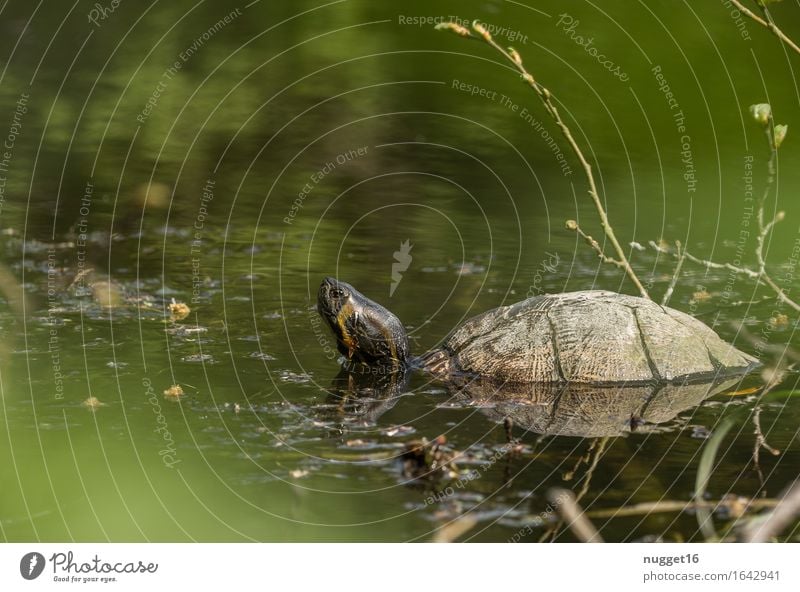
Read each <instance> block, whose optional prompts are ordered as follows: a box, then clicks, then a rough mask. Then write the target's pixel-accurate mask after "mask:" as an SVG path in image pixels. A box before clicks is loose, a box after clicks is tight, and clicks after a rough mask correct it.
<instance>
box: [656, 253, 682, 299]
mask: <svg viewBox="0 0 800 592" xmlns="http://www.w3.org/2000/svg"><path fill="white" fill-rule="evenodd" d="M675 250H676V252H677V254H678V264H677V265H676V266H675V272H674V273H673V274H672V281H671V282H670V283H669V286H668V287H667V291H666V292H664V297H663V298H662V299H661V306H666V305H667V304H669V299H670V298H672V292H674V291H675V286H676V285H677V283H678V278H679V277H680V275H681V267H683V262H684V261H686V254H685V253H683V252H682V251H681V242H680V241H675Z"/></svg>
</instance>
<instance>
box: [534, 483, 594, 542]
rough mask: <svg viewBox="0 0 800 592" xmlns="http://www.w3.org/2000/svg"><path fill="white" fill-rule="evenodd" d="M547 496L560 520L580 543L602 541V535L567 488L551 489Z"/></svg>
mask: <svg viewBox="0 0 800 592" xmlns="http://www.w3.org/2000/svg"><path fill="white" fill-rule="evenodd" d="M547 498H548V500H549V501H550V503H551V504H553V506H555V508H556V510H557V511H558V514H559V516H561V520H562V522H566V523H567V526H569V528H570V530H572V534H574V535H575V538H577V539H578V540H579V541H581V542H582V543H602V542H603V537H601V536H600V533H599V532H597V529H596V528H595V527H594V525H593V524H592V523H591V521H590V520H589V519H588V518H587V517H586V514H585V513H584V512H583V510H582V509H581V507H580V505H578V502H577V501H576V499H575V495H574V494H573V493H572V492H571V491H570V490H568V489H551V490H550V491H548V492H547Z"/></svg>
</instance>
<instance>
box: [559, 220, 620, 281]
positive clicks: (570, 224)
mask: <svg viewBox="0 0 800 592" xmlns="http://www.w3.org/2000/svg"><path fill="white" fill-rule="evenodd" d="M567 229H568V230H574V231H575V232H577V233H578V234H579V235H580V236H581V238H583V240H585V241H586V244H587V245H589V246H590V247H591V248H592V250H593V251H594V252H595V253H597V256H598V257H600V260H601V261H602V262H603V263H609V264H610V265H616V266H617V267H619V268H620V269H622V270H624V269H625V264H624V263H623V262H622V261H617V260H616V259H614V258H613V257H609V256H608V255H606V254H605V253H604V252H603V247H601V246H600V243H598V242H597V241H596V240H595V239H594V238H593V237H592V236H590V235H588V234H586V233H585V232H584V231H583V229H581V227H580V226H578V223H577V222H575V220H567Z"/></svg>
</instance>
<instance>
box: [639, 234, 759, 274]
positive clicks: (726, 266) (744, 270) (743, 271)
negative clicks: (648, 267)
mask: <svg viewBox="0 0 800 592" xmlns="http://www.w3.org/2000/svg"><path fill="white" fill-rule="evenodd" d="M648 244H649V245H650V246H651V247H652V248H653V249H655V250H656V251H658V252H659V253H664V254H665V255H672V256H673V257H675V258H676V259H680V258H681V257H683V258H684V259H686V260H688V261H691V262H692V263H696V264H698V265H702V266H703V267H706V268H707V269H727V270H728V271H732V272H734V273H737V274H740V275H746V276H747V277H749V278H751V279H754V280H757V279H758V272H756V271H753V270H752V269H748V268H746V267H739V266H737V265H733V264H731V263H716V262H715V261H709V260H707V259H700V258H698V257H695V256H694V255H692V254H691V253H690V252H689V251H687V250H685V249H684V250H683V251H681V253H680V254H678V253H673V252H672V251H671V250H670V249H668V248H666V247H663V246H661V245H659V244H658V243H656V242H655V241H649V242H648Z"/></svg>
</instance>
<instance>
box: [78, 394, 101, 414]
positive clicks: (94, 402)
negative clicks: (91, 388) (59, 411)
mask: <svg viewBox="0 0 800 592" xmlns="http://www.w3.org/2000/svg"><path fill="white" fill-rule="evenodd" d="M81 405H83V406H84V407H86V408H87V409H91V410H93V411H94V410H95V409H98V408H100V407H105V405H106V404H105V403H103V402H102V401H100V399H98V398H97V397H89V398H88V399H86V400H85V401H84V402H83V403H81Z"/></svg>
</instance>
